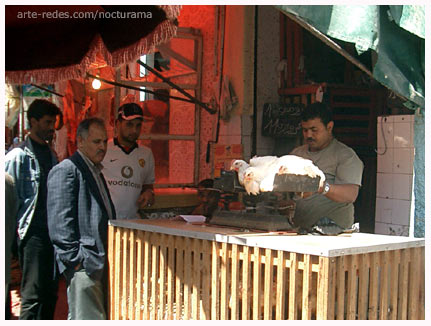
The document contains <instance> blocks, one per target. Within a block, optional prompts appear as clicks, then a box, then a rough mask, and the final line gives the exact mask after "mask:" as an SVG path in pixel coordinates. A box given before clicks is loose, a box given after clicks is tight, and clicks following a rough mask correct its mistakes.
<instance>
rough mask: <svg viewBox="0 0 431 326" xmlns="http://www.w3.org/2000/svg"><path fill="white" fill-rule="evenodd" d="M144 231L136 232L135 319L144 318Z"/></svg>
mask: <svg viewBox="0 0 431 326" xmlns="http://www.w3.org/2000/svg"><path fill="white" fill-rule="evenodd" d="M143 255H144V232H143V231H137V232H136V311H135V319H138V320H142V309H141V304H142V303H141V298H142V282H143V281H144V279H143V267H144V266H143V264H144V262H143V259H142V258H143Z"/></svg>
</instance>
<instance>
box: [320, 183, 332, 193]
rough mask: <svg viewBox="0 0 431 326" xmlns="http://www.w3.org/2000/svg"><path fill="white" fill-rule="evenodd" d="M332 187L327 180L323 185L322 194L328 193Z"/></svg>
mask: <svg viewBox="0 0 431 326" xmlns="http://www.w3.org/2000/svg"><path fill="white" fill-rule="evenodd" d="M330 188H331V186H330V185H329V183H328V182H326V181H325V184H324V185H323V191H322V195H326V194H327V193H328V192H329V189H330Z"/></svg>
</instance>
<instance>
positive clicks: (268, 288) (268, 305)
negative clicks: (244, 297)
mask: <svg viewBox="0 0 431 326" xmlns="http://www.w3.org/2000/svg"><path fill="white" fill-rule="evenodd" d="M272 263H273V262H272V250H271V249H265V279H264V296H263V297H264V302H263V319H265V320H269V319H272V296H273V294H274V293H273V268H272Z"/></svg>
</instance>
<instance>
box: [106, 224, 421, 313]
mask: <svg viewBox="0 0 431 326" xmlns="http://www.w3.org/2000/svg"><path fill="white" fill-rule="evenodd" d="M108 250H109V256H108V259H109V289H110V294H109V309H110V312H109V314H110V319H116V320H117V319H123V320H124V319H152V320H155V319H157V320H162V319H178V320H179V319H424V302H425V299H424V288H423V286H422V285H423V284H424V276H425V273H424V272H425V266H424V240H423V239H417V238H415V239H412V238H406V237H396V236H383V235H375V234H366V233H352V234H342V235H339V236H313V235H296V233H293V232H276V233H274V232H264V231H256V232H252V231H250V230H245V229H241V228H227V227H220V226H215V225H209V224H191V223H187V222H184V221H173V220H128V221H120V220H116V221H111V222H110V226H109V249H108Z"/></svg>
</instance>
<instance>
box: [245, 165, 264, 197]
mask: <svg viewBox="0 0 431 326" xmlns="http://www.w3.org/2000/svg"><path fill="white" fill-rule="evenodd" d="M265 176H266V169H262V168H261V167H259V166H257V167H256V166H250V167H248V168H247V169H246V170H245V171H244V188H245V191H247V193H248V194H249V195H250V194H252V195H257V194H259V192H260V184H261V182H262V180H263V179H264V178H265Z"/></svg>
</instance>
